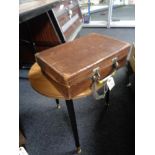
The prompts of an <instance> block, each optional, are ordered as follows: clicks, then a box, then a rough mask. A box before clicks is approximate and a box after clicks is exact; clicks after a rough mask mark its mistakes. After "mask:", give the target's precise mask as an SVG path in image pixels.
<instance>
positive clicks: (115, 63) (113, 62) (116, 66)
mask: <svg viewBox="0 0 155 155" xmlns="http://www.w3.org/2000/svg"><path fill="white" fill-rule="evenodd" d="M112 66H113V68H114V69H115V70H116V69H118V66H119V63H118V57H115V58H113V59H112Z"/></svg>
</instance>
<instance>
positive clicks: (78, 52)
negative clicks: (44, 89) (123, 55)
mask: <svg viewBox="0 0 155 155" xmlns="http://www.w3.org/2000/svg"><path fill="white" fill-rule="evenodd" d="M129 47H130V44H129V43H127V42H124V41H120V40H117V39H114V38H112V37H109V36H105V35H100V34H96V33H91V34H89V35H87V36H84V37H80V38H78V39H75V40H74V41H71V42H67V43H64V44H61V45H59V46H56V47H54V48H50V49H47V50H45V51H43V52H40V53H37V54H36V60H37V62H38V64H39V65H40V64H42V65H43V66H44V69H43V72H45V73H47V70H48V73H49V74H48V75H49V76H50V77H51V78H52V79H54V80H55V81H57V82H59V83H61V84H62V85H66V86H68V87H69V86H70V85H74V84H75V83H78V82H81V81H82V80H83V79H86V78H89V77H83V78H82V76H80V75H84V73H85V72H88V70H91V71H92V70H93V68H95V67H96V66H97V64H99V63H100V62H103V61H106V59H108V58H109V57H112V56H113V55H116V54H118V53H119V52H120V51H122V50H124V49H126V48H129ZM42 65H40V66H41V68H42ZM45 68H47V70H45ZM86 76H91V75H89V74H88V73H87V75H86ZM75 79H76V80H75Z"/></svg>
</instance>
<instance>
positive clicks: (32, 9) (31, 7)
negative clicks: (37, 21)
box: [19, 0, 59, 23]
mask: <svg viewBox="0 0 155 155" xmlns="http://www.w3.org/2000/svg"><path fill="white" fill-rule="evenodd" d="M55 2H59V0H24V1H20V4H19V22H20V23H22V22H24V21H26V20H29V19H31V18H33V17H36V16H38V15H41V14H42V13H44V12H46V11H48V10H50V9H51V8H52V6H53V4H54V3H55Z"/></svg>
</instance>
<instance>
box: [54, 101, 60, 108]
mask: <svg viewBox="0 0 155 155" xmlns="http://www.w3.org/2000/svg"><path fill="white" fill-rule="evenodd" d="M55 101H56V104H57V108H58V109H60V108H61V106H60V104H59V99H55Z"/></svg>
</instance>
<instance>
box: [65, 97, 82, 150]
mask: <svg viewBox="0 0 155 155" xmlns="http://www.w3.org/2000/svg"><path fill="white" fill-rule="evenodd" d="M66 105H67V110H68V115H69V118H70V122H71V126H72V131H73V135H74V140H75V145H76V147H77V153H80V152H81V148H80V142H79V136H78V130H77V123H76V116H75V111H74V105H73V101H72V100H66Z"/></svg>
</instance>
